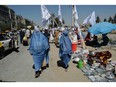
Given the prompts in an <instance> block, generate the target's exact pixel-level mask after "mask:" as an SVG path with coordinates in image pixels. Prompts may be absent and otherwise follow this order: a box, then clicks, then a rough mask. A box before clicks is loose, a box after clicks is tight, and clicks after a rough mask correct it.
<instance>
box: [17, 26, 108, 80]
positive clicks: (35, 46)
mask: <svg viewBox="0 0 116 87" xmlns="http://www.w3.org/2000/svg"><path fill="white" fill-rule="evenodd" d="M31 28H33V30H32V29H31ZM31 28H27V29H21V30H20V31H19V35H20V43H21V44H23V45H24V46H25V45H27V46H29V49H28V50H29V52H30V54H31V56H32V58H33V62H34V64H33V68H34V70H35V78H38V77H39V76H40V74H41V73H42V65H43V62H44V60H45V61H46V68H49V62H50V61H49V59H50V57H49V51H50V42H54V44H55V45H56V47H58V48H59V58H60V60H61V61H62V62H63V64H64V66H63V68H65V71H66V72H67V70H68V67H69V62H70V60H71V54H72V53H73V51H72V43H74V42H78V41H81V37H80V35H79V32H78V28H74V29H68V28H67V27H61V28H54V29H43V30H41V29H39V27H37V26H34V27H31ZM82 37H83V39H84V42H85V44H86V45H87V46H96V47H97V46H100V45H101V46H104V45H107V44H108V41H109V39H108V37H107V34H103V35H102V40H103V42H101V43H98V38H97V36H95V35H94V36H93V37H92V36H91V34H90V33H89V32H88V34H87V35H85V34H84V33H83V32H82Z"/></svg>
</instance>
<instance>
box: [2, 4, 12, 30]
mask: <svg viewBox="0 0 116 87" xmlns="http://www.w3.org/2000/svg"><path fill="white" fill-rule="evenodd" d="M5 28H10V17H9V8H8V7H7V6H5V5H0V30H4V29H5Z"/></svg>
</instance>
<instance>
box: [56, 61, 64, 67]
mask: <svg viewBox="0 0 116 87" xmlns="http://www.w3.org/2000/svg"><path fill="white" fill-rule="evenodd" d="M57 66H58V67H62V68H65V65H64V63H63V62H62V61H61V60H58V61H57Z"/></svg>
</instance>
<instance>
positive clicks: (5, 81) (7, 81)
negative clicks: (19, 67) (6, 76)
mask: <svg viewBox="0 0 116 87" xmlns="http://www.w3.org/2000/svg"><path fill="white" fill-rule="evenodd" d="M0 82H16V81H3V80H0Z"/></svg>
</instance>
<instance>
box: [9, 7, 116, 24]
mask: <svg viewBox="0 0 116 87" xmlns="http://www.w3.org/2000/svg"><path fill="white" fill-rule="evenodd" d="M45 6H46V7H47V9H48V11H49V13H50V14H52V13H54V14H55V16H56V17H57V16H58V5H45ZM8 7H9V8H11V9H13V10H14V11H15V13H16V14H18V15H22V16H23V17H24V18H28V19H30V20H32V21H34V22H35V23H36V24H37V25H39V26H42V15H41V7H40V5H8ZM76 8H77V12H78V16H79V19H78V23H79V24H82V23H83V20H84V19H85V18H86V17H87V16H89V15H90V14H91V13H92V12H93V11H95V15H96V16H99V17H100V19H101V20H104V18H106V19H107V20H108V18H109V17H110V16H111V17H113V16H114V15H115V14H116V5H76ZM61 14H62V18H63V19H64V21H65V25H69V26H70V25H71V24H72V7H71V5H61Z"/></svg>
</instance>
